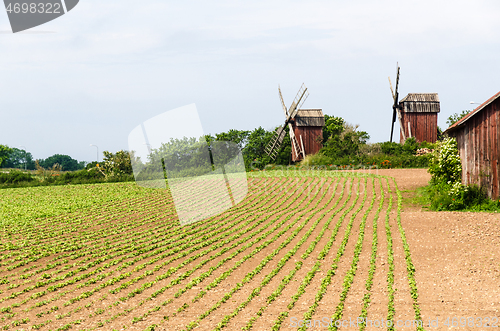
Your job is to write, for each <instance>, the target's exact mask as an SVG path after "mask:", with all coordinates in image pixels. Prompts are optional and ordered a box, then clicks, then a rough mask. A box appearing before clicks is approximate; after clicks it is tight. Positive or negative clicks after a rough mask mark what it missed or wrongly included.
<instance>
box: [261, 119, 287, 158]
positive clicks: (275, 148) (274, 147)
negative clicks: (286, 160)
mask: <svg viewBox="0 0 500 331" xmlns="http://www.w3.org/2000/svg"><path fill="white" fill-rule="evenodd" d="M285 127H286V123H285V125H283V126H282V127H279V128H278V129H277V130H276V131H275V132H274V135H273V137H272V138H271V141H270V142H269V144H267V146H266V148H265V152H266V154H267V155H269V157H270V158H271V159H273V160H274V159H276V156H277V155H278V152H279V150H280V148H281V144H282V143H283V138H285V134H286V131H285Z"/></svg>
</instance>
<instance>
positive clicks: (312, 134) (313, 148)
mask: <svg viewBox="0 0 500 331" xmlns="http://www.w3.org/2000/svg"><path fill="white" fill-rule="evenodd" d="M294 133H295V137H297V142H298V143H299V144H300V136H302V142H303V143H304V150H305V152H306V155H311V154H316V153H318V152H319V150H320V149H321V147H322V146H323V145H322V143H321V140H322V138H323V128H322V127H321V126H296V127H295V130H294ZM292 148H293V145H292ZM292 159H293V161H294V162H295V161H296V160H295V151H293V150H292Z"/></svg>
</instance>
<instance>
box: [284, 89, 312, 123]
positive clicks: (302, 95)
mask: <svg viewBox="0 0 500 331" xmlns="http://www.w3.org/2000/svg"><path fill="white" fill-rule="evenodd" d="M308 96H309V92H307V87H306V86H305V84H304V83H302V86H301V87H300V89H299V91H298V92H297V95H296V96H295V99H293V102H292V105H291V106H290V108H289V111H288V114H289V115H288V117H289V118H287V121H289V120H290V119H293V118H294V117H295V115H297V112H298V110H299V108H300V107H302V105H303V104H304V102H305V101H306V99H307V97H308Z"/></svg>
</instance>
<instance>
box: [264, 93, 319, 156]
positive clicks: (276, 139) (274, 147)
mask: <svg viewBox="0 0 500 331" xmlns="http://www.w3.org/2000/svg"><path fill="white" fill-rule="evenodd" d="M278 92H279V96H280V100H281V106H282V107H283V112H284V113H285V116H286V120H285V124H284V125H283V126H282V127H280V128H278V129H277V130H276V132H275V133H274V135H273V137H272V138H271V141H270V142H269V144H268V145H267V146H266V148H265V151H266V154H267V155H269V156H270V157H271V159H273V160H274V159H276V156H277V155H278V152H279V150H280V148H281V144H282V143H283V139H284V137H285V134H286V132H285V128H286V126H287V125H288V128H289V129H290V130H289V134H290V139H291V141H292V150H293V152H295V154H296V157H297V158H299V155H302V156H305V154H304V150H303V148H301V147H300V145H299V143H298V141H297V138H296V137H295V134H294V132H293V126H292V124H291V123H292V122H293V121H294V118H295V115H297V112H298V111H299V108H300V107H301V106H302V104H303V103H304V101H306V99H307V97H308V96H309V92H307V87H306V86H305V85H304V84H302V86H301V87H300V89H299V91H298V92H297V95H296V96H295V99H293V102H292V105H291V106H290V108H288V109H287V108H286V106H285V102H284V101H283V95H282V94H281V88H280V87H279V86H278Z"/></svg>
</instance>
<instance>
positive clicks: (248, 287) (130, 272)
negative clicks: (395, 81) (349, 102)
mask: <svg viewBox="0 0 500 331" xmlns="http://www.w3.org/2000/svg"><path fill="white" fill-rule="evenodd" d="M390 171H391V170H388V171H385V172H380V173H378V174H376V173H371V174H368V173H362V172H333V171H326V172H325V171H322V172H320V171H317V172H314V171H308V172H298V171H297V172H290V173H287V174H286V176H284V175H283V174H282V173H279V172H265V173H264V172H263V173H260V174H249V178H248V185H249V187H248V195H247V197H246V198H245V199H244V200H243V201H242V202H240V203H239V204H237V205H236V206H234V207H233V208H231V209H229V210H227V211H225V212H223V213H222V214H219V215H216V216H213V217H211V218H209V219H206V220H203V221H199V222H195V223H192V224H187V225H180V224H179V221H178V219H177V218H176V213H175V206H174V204H173V200H172V197H171V196H170V195H169V194H168V192H166V191H160V190H154V189H144V188H138V187H136V186H135V184H133V183H127V184H107V185H88V186H86V185H82V186H74V187H71V188H66V187H47V188H36V189H10V190H2V192H0V199H2V200H3V201H4V202H1V201H0V211H2V214H0V216H1V217H2V218H1V219H0V225H1V227H0V240H1V245H0V326H1V327H2V328H3V329H4V330H35V329H36V330H68V329H74V330H91V329H102V330H113V329H115V330H122V329H126V330H146V329H147V330H168V331H170V330H193V329H196V330H221V329H226V330H280V329H283V330H297V329H301V330H307V329H310V328H312V329H324V330H326V329H331V330H333V329H337V328H351V329H352V328H356V329H360V330H363V329H365V328H366V329H367V330H380V329H381V328H383V329H408V330H416V329H420V327H419V326H418V325H417V324H415V323H414V321H415V320H420V319H422V320H423V323H424V325H423V326H424V328H426V329H442V330H447V329H448V328H449V327H448V326H445V325H444V324H443V322H444V319H440V320H439V325H438V328H433V327H429V326H428V322H429V319H432V320H434V319H436V317H441V318H445V317H448V316H449V317H450V318H451V317H457V318H460V317H468V315H471V314H472V315H471V316H475V317H479V316H481V317H482V318H485V317H487V316H489V317H490V318H493V317H497V318H498V317H500V314H499V313H498V309H499V308H500V304H499V299H498V298H500V291H499V289H500V287H499V285H498V284H500V278H499V272H498V269H499V263H498V259H497V258H498V253H497V252H498V248H499V247H498V243H499V242H500V237H499V236H498V233H499V231H498V225H499V220H498V216H497V215H496V214H486V215H485V214H475V216H477V215H479V217H480V218H481V220H480V224H481V226H483V225H484V224H488V225H489V227H488V228H487V229H488V230H487V231H488V235H487V236H482V234H478V233H477V232H478V229H479V228H478V227H477V226H476V224H474V223H473V224H472V225H471V223H470V222H469V219H468V218H467V217H469V216H467V215H469V214H470V213H468V214H465V213H430V212H422V211H420V210H415V209H411V211H407V212H405V211H403V195H407V194H408V193H406V192H402V191H400V190H404V189H413V188H415V187H417V186H419V185H425V181H426V180H428V178H427V175H426V174H425V170H405V171H401V170H400V171H394V172H393V173H391V172H390ZM380 174H383V175H390V176H391V175H392V176H395V178H396V179H395V178H393V177H386V176H380ZM193 189H196V188H195V187H194V188H193ZM101 195H103V196H101ZM34 197H35V198H34ZM51 197H52V199H53V200H51ZM52 201H53V205H51V203H52ZM47 205H51V206H52V207H50V208H49V207H47ZM184 208H185V207H184ZM455 215H458V216H457V217H458V218H459V219H460V217H462V216H461V215H465V216H463V217H464V218H465V219H467V222H457V221H456V217H455ZM472 215H473V216H474V214H472ZM481 215H482V216H481ZM484 217H485V218H487V219H488V221H487V223H484V220H483V218H484ZM483 223H484V224H483ZM466 229H474V231H476V232H474V234H473V233H472V232H470V231H469V233H467V230H466ZM481 236H482V237H481ZM484 239H487V240H484ZM445 245H446V246H445ZM473 247H474V249H473ZM478 247H479V248H478ZM484 247H489V251H487V252H485V251H484V250H481V249H483V248H484ZM454 248H455V249H456V250H454ZM495 248H496V250H494V249H495ZM467 254H469V255H467ZM464 257H465V259H464ZM469 257H470V259H469ZM453 259H454V260H453ZM460 259H464V260H460ZM457 261H458V262H457ZM460 261H461V262H460ZM464 261H465V262H464ZM464 263H470V264H469V265H467V264H465V265H466V266H467V267H466V268H465V269H464V270H462V268H464ZM469 268H470V270H471V271H470V272H469ZM484 268H487V270H488V271H485V270H486V269H484ZM462 271H464V273H463V274H462V273H460V272H462ZM457 273H458V274H457ZM481 273H482V274H481ZM470 275H473V276H475V277H476V278H475V279H483V278H480V277H479V278H478V275H481V276H484V275H488V277H489V278H488V280H485V279H483V283H482V284H477V283H478V282H475V283H474V284H473V286H472V287H471V288H467V289H464V283H463V282H464V281H465V282H470V283H472V282H473V281H472V280H471V278H470ZM480 282H481V281H479V283H480ZM475 286H476V287H475ZM481 286H483V287H482V288H481ZM476 288H479V290H476V291H473V290H472V289H476ZM448 290H449V291H450V293H447V291H448ZM478 291H480V292H478ZM474 292H475V293H474ZM481 293H482V295H481ZM485 293H487V295H488V297H485V296H484V294H485ZM462 295H463V297H462V298H463V302H462V299H461V300H460V301H458V299H459V298H460V296H462ZM466 295H468V296H466ZM467 298H470V299H471V300H472V301H470V302H472V303H470V302H469V301H467ZM440 301H442V302H440ZM445 302H446V303H445ZM465 308H466V309H468V311H464V309H465ZM474 313H475V315H474ZM361 321H366V323H361ZM388 321H389V323H388ZM457 321H458V320H457ZM356 322H358V323H356ZM405 322H406V326H405V325H403V324H401V323H405ZM450 322H451V320H450ZM398 323H399V324H398ZM412 323H413V324H412ZM489 323H490V325H491V324H493V323H494V320H492V319H490V320H489ZM388 324H394V325H393V326H391V325H388ZM496 325H500V323H498V322H497V323H496ZM451 326H452V325H451V324H450V327H451ZM491 326H494V325H491ZM452 328H453V327H452ZM457 328H460V329H461V330H465V329H471V330H472V329H477V327H470V326H468V325H467V324H466V325H465V326H463V327H462V326H460V325H459V326H457Z"/></svg>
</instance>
